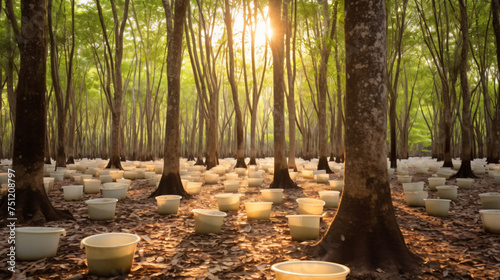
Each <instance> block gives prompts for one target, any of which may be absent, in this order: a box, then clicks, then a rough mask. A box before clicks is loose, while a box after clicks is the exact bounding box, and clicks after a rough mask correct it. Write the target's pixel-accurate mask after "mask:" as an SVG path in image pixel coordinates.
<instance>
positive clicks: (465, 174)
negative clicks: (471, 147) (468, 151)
mask: <svg viewBox="0 0 500 280" xmlns="http://www.w3.org/2000/svg"><path fill="white" fill-rule="evenodd" d="M455 178H477V176H476V175H475V174H474V172H472V167H471V164H470V160H469V161H462V165H461V166H460V169H459V170H458V172H457V173H456V174H455V175H452V176H450V179H455Z"/></svg>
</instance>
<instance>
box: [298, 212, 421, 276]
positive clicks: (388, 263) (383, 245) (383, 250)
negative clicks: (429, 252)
mask: <svg viewBox="0 0 500 280" xmlns="http://www.w3.org/2000/svg"><path fill="white" fill-rule="evenodd" d="M396 226H397V225H396ZM362 227H363V226H362V225H354V224H352V223H350V222H349V221H344V222H343V223H342V222H339V221H338V220H337V217H336V218H335V220H334V221H333V222H332V224H331V225H330V229H329V230H332V228H334V229H335V232H333V234H332V235H330V236H325V237H324V238H323V239H322V240H321V241H319V242H318V243H316V244H315V245H312V246H308V247H306V248H305V250H304V251H305V254H306V255H308V256H310V257H312V258H314V259H317V260H321V261H328V262H335V263H341V264H344V265H346V266H348V267H349V268H350V269H351V271H352V272H353V273H352V275H351V274H350V275H349V277H353V276H354V277H353V279H396V278H399V277H394V275H402V274H407V273H414V272H415V271H419V269H420V266H421V263H422V260H421V259H420V258H419V257H418V256H416V255H414V254H413V253H411V252H410V251H409V250H408V248H407V247H406V245H405V243H404V240H402V238H401V237H400V236H399V234H400V231H399V229H398V228H396V229H394V228H391V229H388V228H385V226H383V225H379V226H378V227H376V228H374V229H371V230H370V234H361V235H360V234H356V233H355V231H358V232H359V231H360V230H361V228H362ZM380 270H382V271H383V273H380V274H378V273H377V272H376V271H380ZM368 275H372V276H368ZM356 276H357V277H356Z"/></svg>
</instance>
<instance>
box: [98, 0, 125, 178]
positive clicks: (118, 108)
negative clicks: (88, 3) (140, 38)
mask: <svg viewBox="0 0 500 280" xmlns="http://www.w3.org/2000/svg"><path fill="white" fill-rule="evenodd" d="M129 2H130V0H125V3H124V7H123V15H122V19H121V21H120V20H119V19H118V11H117V8H116V5H115V1H114V0H111V8H112V12H113V23H114V26H113V30H114V35H115V42H114V47H115V53H114V57H113V53H112V51H111V44H110V42H109V40H108V35H107V30H106V26H105V23H104V19H103V15H102V8H101V4H100V0H96V3H97V9H98V12H99V20H100V22H101V27H102V32H103V35H104V40H105V45H106V51H107V53H108V56H107V57H108V58H109V61H108V64H107V65H108V68H109V70H108V71H109V72H108V75H110V76H111V78H112V81H113V89H114V95H113V97H111V90H110V89H108V90H106V91H105V93H106V94H107V96H106V100H107V101H108V105H109V106H110V108H111V144H110V159H109V162H108V165H107V166H106V168H118V169H123V167H122V165H121V161H120V146H121V145H120V136H121V134H120V129H121V115H122V100H123V82H122V60H123V34H124V31H125V25H126V23H127V19H128V9H129ZM113 58H114V60H113Z"/></svg>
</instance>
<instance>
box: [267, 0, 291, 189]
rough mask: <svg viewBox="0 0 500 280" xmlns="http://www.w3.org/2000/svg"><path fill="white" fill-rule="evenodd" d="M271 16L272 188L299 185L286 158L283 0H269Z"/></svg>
mask: <svg viewBox="0 0 500 280" xmlns="http://www.w3.org/2000/svg"><path fill="white" fill-rule="evenodd" d="M269 17H270V19H271V29H272V30H273V37H272V39H271V52H272V54H273V95H274V102H273V122H274V123H273V124H274V178H273V182H272V183H271V186H270V188H281V189H286V188H292V187H297V185H296V184H295V183H294V182H293V181H292V179H290V174H289V173H288V163H287V160H286V155H285V151H286V141H285V73H284V58H285V53H284V44H285V43H284V32H285V30H284V26H285V25H284V23H283V21H282V19H281V0H269Z"/></svg>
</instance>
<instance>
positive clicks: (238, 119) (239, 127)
mask: <svg viewBox="0 0 500 280" xmlns="http://www.w3.org/2000/svg"><path fill="white" fill-rule="evenodd" d="M224 3H225V17H224V22H225V23H226V28H227V46H228V52H229V53H228V58H229V69H228V80H229V84H230V85H231V93H232V96H233V106H234V112H235V124H236V166H235V167H243V168H246V167H247V165H246V163H245V141H244V139H243V117H242V115H241V109H240V103H239V101H238V87H237V85H236V80H235V77H234V50H233V27H232V21H233V19H232V16H231V7H230V6H229V0H225V1H224Z"/></svg>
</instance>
